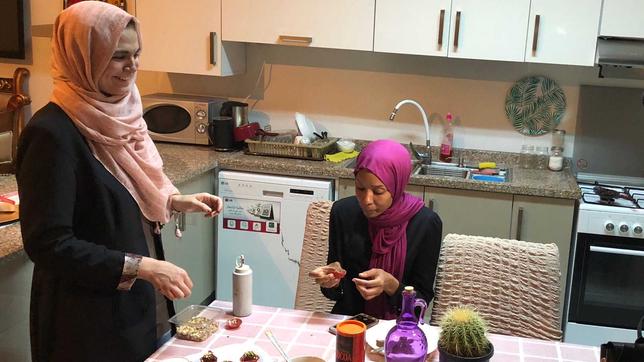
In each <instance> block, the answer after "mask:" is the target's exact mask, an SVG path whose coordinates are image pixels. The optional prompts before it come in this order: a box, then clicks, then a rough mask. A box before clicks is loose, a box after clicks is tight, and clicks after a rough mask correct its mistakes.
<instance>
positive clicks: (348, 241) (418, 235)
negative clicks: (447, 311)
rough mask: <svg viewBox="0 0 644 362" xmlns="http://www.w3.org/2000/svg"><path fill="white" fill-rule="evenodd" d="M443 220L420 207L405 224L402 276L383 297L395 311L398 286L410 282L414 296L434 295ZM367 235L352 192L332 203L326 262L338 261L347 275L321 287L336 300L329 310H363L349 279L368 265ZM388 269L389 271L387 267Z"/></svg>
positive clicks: (429, 297) (398, 301)
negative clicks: (405, 239) (391, 290)
mask: <svg viewBox="0 0 644 362" xmlns="http://www.w3.org/2000/svg"><path fill="white" fill-rule="evenodd" d="M442 232H443V223H442V222H441V219H440V218H439V217H438V215H437V214H436V213H434V212H433V211H431V210H430V209H428V208H427V207H423V208H422V209H420V211H418V213H416V215H414V217H412V218H411V219H410V220H409V224H407V256H406V257H405V271H404V273H403V279H402V280H401V281H399V282H400V286H399V287H398V290H397V291H396V293H394V294H393V295H392V296H390V297H388V298H387V300H388V302H389V304H390V305H391V307H392V310H395V311H399V310H400V307H401V303H402V294H401V293H402V290H403V289H404V287H405V286H408V285H410V286H413V287H414V289H415V290H416V296H417V297H418V298H423V299H425V301H426V302H427V303H429V302H430V301H431V300H432V299H433V298H434V278H435V276H436V265H437V264H438V255H439V253H440V247H441V234H442ZM371 245H372V244H371V238H370V237H369V224H368V222H367V218H366V216H364V214H363V213H362V210H361V209H360V204H359V203H358V199H357V198H356V197H355V196H352V197H347V198H344V199H341V200H338V201H336V202H334V203H333V207H332V208H331V215H330V218H329V254H328V259H327V264H329V263H332V262H335V261H339V262H340V264H341V265H342V267H343V268H344V269H345V270H346V271H347V275H346V276H345V277H344V278H343V279H342V280H341V281H340V285H339V286H338V287H336V288H331V289H327V288H322V293H324V295H325V296H326V297H327V298H329V299H332V300H336V301H337V302H336V303H335V305H334V306H333V309H332V310H331V312H332V313H338V314H346V315H355V314H358V313H363V312H364V303H365V301H364V299H363V298H362V296H361V295H360V292H358V289H357V288H356V287H355V284H354V283H353V282H352V281H351V279H353V278H357V277H358V274H359V273H362V272H363V271H366V270H368V269H369V260H370V259H371ZM388 272H390V271H388Z"/></svg>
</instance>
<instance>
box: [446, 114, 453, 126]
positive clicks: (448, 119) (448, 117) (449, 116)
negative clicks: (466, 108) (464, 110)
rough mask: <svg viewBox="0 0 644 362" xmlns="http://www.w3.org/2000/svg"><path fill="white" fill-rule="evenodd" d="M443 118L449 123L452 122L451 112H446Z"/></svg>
mask: <svg viewBox="0 0 644 362" xmlns="http://www.w3.org/2000/svg"><path fill="white" fill-rule="evenodd" d="M445 119H446V120H447V122H450V123H451V122H452V114H451V113H449V112H448V113H447V115H446V116H445Z"/></svg>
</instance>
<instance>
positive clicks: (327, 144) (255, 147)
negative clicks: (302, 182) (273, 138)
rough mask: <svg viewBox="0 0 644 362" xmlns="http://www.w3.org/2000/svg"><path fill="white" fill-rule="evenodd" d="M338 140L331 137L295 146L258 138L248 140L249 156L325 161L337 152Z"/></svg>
mask: <svg viewBox="0 0 644 362" xmlns="http://www.w3.org/2000/svg"><path fill="white" fill-rule="evenodd" d="M337 142H338V138H335V137H329V138H325V139H321V140H317V141H315V142H313V143H311V144H294V143H283V142H270V141H260V140H258V139H256V138H248V139H246V144H247V145H248V152H247V153H248V154H251V155H259V156H277V157H288V158H299V159H304V160H316V161H323V160H324V155H326V154H328V153H332V152H336V150H337V148H336V143H337Z"/></svg>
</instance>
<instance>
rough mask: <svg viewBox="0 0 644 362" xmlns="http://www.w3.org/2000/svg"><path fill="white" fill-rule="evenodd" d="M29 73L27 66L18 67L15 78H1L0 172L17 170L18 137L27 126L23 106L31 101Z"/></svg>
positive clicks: (14, 74)
mask: <svg viewBox="0 0 644 362" xmlns="http://www.w3.org/2000/svg"><path fill="white" fill-rule="evenodd" d="M28 75H29V70H27V69H26V68H16V70H15V71H14V73H13V78H0V174H1V173H14V172H15V162H16V161H15V160H16V152H17V150H18V139H19V138H20V133H21V132H22V129H23V128H24V126H25V113H24V109H23V108H24V107H25V106H26V105H28V104H30V103H31V99H30V98H29V96H28V95H27V94H26V93H25V92H24V87H25V85H24V82H25V79H26V77H27V76H28Z"/></svg>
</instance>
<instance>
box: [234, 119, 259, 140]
mask: <svg viewBox="0 0 644 362" xmlns="http://www.w3.org/2000/svg"><path fill="white" fill-rule="evenodd" d="M258 130H259V123H257V122H252V123H247V124H244V125H241V126H239V127H235V129H234V130H233V134H234V136H235V141H237V142H241V141H243V140H245V139H246V138H253V137H255V135H256V134H257V131H258Z"/></svg>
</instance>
